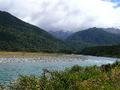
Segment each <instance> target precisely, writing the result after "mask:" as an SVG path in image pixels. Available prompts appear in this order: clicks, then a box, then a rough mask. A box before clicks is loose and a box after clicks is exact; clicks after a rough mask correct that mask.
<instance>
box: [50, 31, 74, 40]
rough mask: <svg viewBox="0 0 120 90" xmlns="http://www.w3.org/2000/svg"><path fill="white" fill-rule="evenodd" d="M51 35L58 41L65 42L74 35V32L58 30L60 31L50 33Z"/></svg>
mask: <svg viewBox="0 0 120 90" xmlns="http://www.w3.org/2000/svg"><path fill="white" fill-rule="evenodd" d="M48 32H49V33H51V34H52V35H53V36H55V37H56V38H58V39H61V40H65V39H66V38H67V37H69V36H70V35H71V34H73V32H72V31H63V30H58V31H54V30H53V31H52V30H51V31H48Z"/></svg>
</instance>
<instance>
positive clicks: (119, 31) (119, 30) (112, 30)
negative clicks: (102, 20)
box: [104, 28, 120, 35]
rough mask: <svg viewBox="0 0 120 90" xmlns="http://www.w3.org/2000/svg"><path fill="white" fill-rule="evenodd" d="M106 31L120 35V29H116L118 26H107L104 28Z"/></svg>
mask: <svg viewBox="0 0 120 90" xmlns="http://www.w3.org/2000/svg"><path fill="white" fill-rule="evenodd" d="M104 30H105V31H107V32H110V33H114V34H119V35H120V29H116V28H106V29H104Z"/></svg>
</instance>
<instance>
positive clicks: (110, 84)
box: [7, 62, 120, 90]
mask: <svg viewBox="0 0 120 90" xmlns="http://www.w3.org/2000/svg"><path fill="white" fill-rule="evenodd" d="M7 88H8V89H9V90H120V63H119V62H116V63H114V64H112V65H110V64H108V65H102V66H100V67H97V66H90V67H81V66H78V65H76V66H73V67H72V68H67V69H65V70H64V71H53V72H49V71H47V70H44V72H43V74H42V76H40V77H37V76H20V77H19V78H18V79H17V80H16V81H15V82H14V83H11V84H10V86H8V87H7Z"/></svg>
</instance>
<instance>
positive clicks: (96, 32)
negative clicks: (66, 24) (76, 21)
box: [66, 28, 120, 51]
mask: <svg viewBox="0 0 120 90" xmlns="http://www.w3.org/2000/svg"><path fill="white" fill-rule="evenodd" d="M66 41H67V42H68V43H70V44H71V45H72V47H74V48H75V49H76V50H78V49H79V50H80V49H82V48H85V47H90V46H103V45H116V44H119V43H120V35H117V34H113V33H109V32H107V31H104V29H103V28H90V29H87V30H83V31H79V32H76V33H74V34H72V35H71V36H69V37H68V38H67V39H66ZM79 50H78V51H79Z"/></svg>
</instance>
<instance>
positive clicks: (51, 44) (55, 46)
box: [0, 11, 69, 52]
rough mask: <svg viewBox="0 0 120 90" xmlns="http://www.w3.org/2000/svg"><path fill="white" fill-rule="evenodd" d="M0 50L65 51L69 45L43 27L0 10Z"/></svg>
mask: <svg viewBox="0 0 120 90" xmlns="http://www.w3.org/2000/svg"><path fill="white" fill-rule="evenodd" d="M0 50H1V51H41V52H65V51H69V47H68V46H66V44H65V43H64V42H62V41H60V40H58V39H56V38H54V37H53V36H52V35H50V34H49V33H48V32H46V31H44V30H43V29H40V28H38V27H36V26H33V25H31V24H28V23H25V22H23V21H22V20H20V19H18V18H16V17H14V16H13V15H11V14H9V13H7V12H3V11H0Z"/></svg>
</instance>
